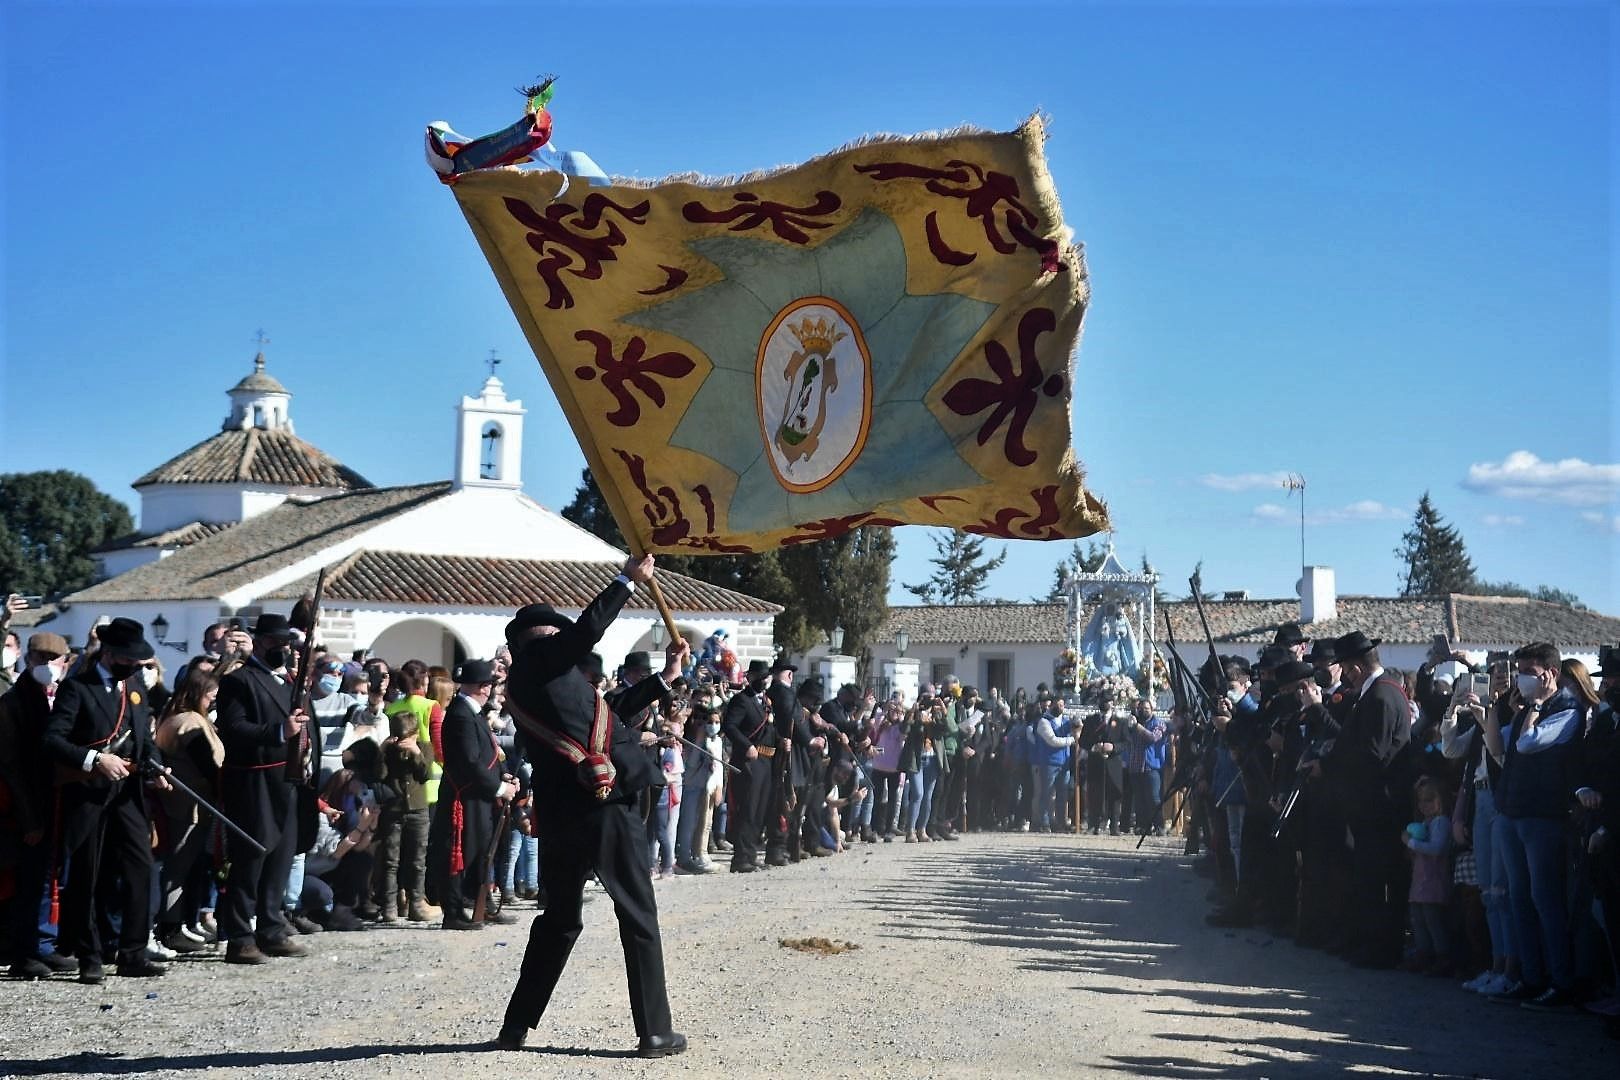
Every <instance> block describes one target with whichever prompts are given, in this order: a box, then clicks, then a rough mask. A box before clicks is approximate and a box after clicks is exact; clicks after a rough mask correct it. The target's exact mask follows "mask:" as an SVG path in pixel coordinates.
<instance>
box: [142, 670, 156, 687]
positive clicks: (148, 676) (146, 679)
mask: <svg viewBox="0 0 1620 1080" xmlns="http://www.w3.org/2000/svg"><path fill="white" fill-rule="evenodd" d="M141 682H143V683H145V684H146V688H147V689H148V690H150V689H152V687H154V686H156V685H157V683H158V673H157V668H141Z"/></svg>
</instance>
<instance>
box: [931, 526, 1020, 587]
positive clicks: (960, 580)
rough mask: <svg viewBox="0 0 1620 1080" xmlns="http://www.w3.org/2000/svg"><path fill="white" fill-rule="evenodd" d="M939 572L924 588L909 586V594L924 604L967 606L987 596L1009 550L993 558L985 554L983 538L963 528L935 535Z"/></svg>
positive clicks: (935, 554)
mask: <svg viewBox="0 0 1620 1080" xmlns="http://www.w3.org/2000/svg"><path fill="white" fill-rule="evenodd" d="M928 561H929V562H931V563H933V564H934V566H935V567H937V569H936V570H935V571H934V573H933V576H932V577H930V578H929V579H928V580H927V581H925V582H923V583H922V584H921V585H907V586H906V591H907V592H909V593H911V595H913V596H915V597H916V598H917V599H919V600H921V601H922V602H923V603H925V604H966V603H971V602H973V601H975V600H978V599H981V598H982V597H983V596H984V586H985V582H986V581H987V580H988V579H989V577H990V574H991V573H992V572H993V571H994V570H995V569H996V568H997V567H999V566H1000V565H1001V564H1002V563H1004V562H1006V561H1007V549H1006V547H1003V548H1002V549H1001V554H999V555H996V556H994V557H991V556H989V555H986V554H985V552H984V537H982V536H973V535H970V534H969V533H966V532H963V531H962V530H961V529H952V530H951V531H950V532H949V533H948V534H946V535H935V537H934V557H933V558H932V559H930V560H928Z"/></svg>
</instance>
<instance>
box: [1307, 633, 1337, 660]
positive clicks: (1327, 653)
mask: <svg viewBox="0 0 1620 1080" xmlns="http://www.w3.org/2000/svg"><path fill="white" fill-rule="evenodd" d="M1305 659H1306V660H1309V661H1310V662H1311V663H1313V664H1337V663H1338V662H1339V650H1338V649H1337V647H1335V645H1334V642H1333V639H1332V638H1317V639H1316V640H1315V641H1313V642H1311V651H1310V652H1308V653H1306V654H1305Z"/></svg>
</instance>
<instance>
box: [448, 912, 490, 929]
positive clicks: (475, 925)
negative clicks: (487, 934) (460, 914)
mask: <svg viewBox="0 0 1620 1080" xmlns="http://www.w3.org/2000/svg"><path fill="white" fill-rule="evenodd" d="M444 928H445V929H446V930H482V929H483V928H484V924H483V923H481V922H473V921H472V920H471V919H459V918H457V917H455V916H454V915H446V916H445V917H444Z"/></svg>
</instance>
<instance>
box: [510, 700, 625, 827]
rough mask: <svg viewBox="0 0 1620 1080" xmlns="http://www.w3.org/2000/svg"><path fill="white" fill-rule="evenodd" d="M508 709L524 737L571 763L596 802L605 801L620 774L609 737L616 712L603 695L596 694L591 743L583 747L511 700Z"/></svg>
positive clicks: (580, 780)
mask: <svg viewBox="0 0 1620 1080" xmlns="http://www.w3.org/2000/svg"><path fill="white" fill-rule="evenodd" d="M506 707H507V710H508V711H509V712H510V713H511V714H512V719H513V720H514V721H516V722H517V726H518V727H519V728H521V729H522V730H523V732H524V734H526V735H529V736H531V737H533V738H534V739H536V740H538V741H539V742H541V743H543V744H545V745H546V746H548V747H550V748H551V749H552V750H554V751H556V752H557V753H559V754H561V755H562V756H563V757H565V758H567V759H568V760H569V761H570V762H572V763H573V764H574V765H575V767H576V768H577V769H578V770H579V782H580V783H581V784H583V785H585V788H586V790H588V791H590V792H591V793H592V794H593V795H595V796H596V797H597V799H599V800H602V801H606V800H607V797H608V795H609V794H610V793H611V792H612V791H613V781H614V779H615V778H616V777H617V775H618V772H617V770H616V769H614V767H613V762H612V760H611V759H610V758H609V757H608V750H607V748H608V737H609V735H610V733H611V732H612V730H613V710H612V709H610V708H608V703H607V702H606V701H605V700H603V698H602V695H601V694H597V695H596V717H595V719H594V720H592V722H591V733H590V742H589V745H588V746H581V745H580V744H579V743H578V742H576V741H574V740H573V739H571V738H569V737H568V736H567V735H564V734H563V733H562V732H560V731H558V730H556V729H555V728H553V727H551V726H550V725H548V724H544V723H542V722H541V721H539V720H537V719H536V718H534V717H533V716H530V715H529V714H528V713H526V712H524V711H523V709H522V708H520V707H519V706H518V704H517V702H515V701H513V700H512V699H511V698H510V697H508V698H507V700H506Z"/></svg>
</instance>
